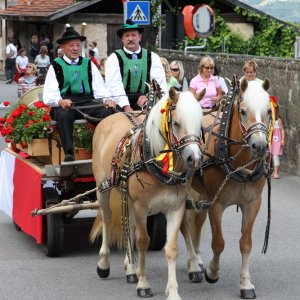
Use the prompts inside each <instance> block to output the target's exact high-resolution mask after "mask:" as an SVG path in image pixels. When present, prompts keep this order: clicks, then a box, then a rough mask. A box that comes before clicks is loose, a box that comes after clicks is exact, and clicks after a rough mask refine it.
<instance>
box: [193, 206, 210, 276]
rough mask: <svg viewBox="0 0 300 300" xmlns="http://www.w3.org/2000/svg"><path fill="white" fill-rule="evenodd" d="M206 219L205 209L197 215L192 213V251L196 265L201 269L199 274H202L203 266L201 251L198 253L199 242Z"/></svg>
mask: <svg viewBox="0 0 300 300" xmlns="http://www.w3.org/2000/svg"><path fill="white" fill-rule="evenodd" d="M206 217H207V209H204V210H202V211H201V212H200V213H199V214H195V213H194V219H195V221H194V222H193V223H194V224H193V227H192V230H191V232H192V241H193V245H194V250H195V253H196V255H197V257H198V265H199V267H200V269H201V272H202V273H204V264H203V261H202V258H201V251H200V242H201V238H202V233H203V232H202V230H203V225H204V223H205V220H206Z"/></svg>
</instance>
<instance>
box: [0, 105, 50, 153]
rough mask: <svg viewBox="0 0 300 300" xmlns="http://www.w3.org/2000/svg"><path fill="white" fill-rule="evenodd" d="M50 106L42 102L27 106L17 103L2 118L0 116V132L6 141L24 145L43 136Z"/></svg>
mask: <svg viewBox="0 0 300 300" xmlns="http://www.w3.org/2000/svg"><path fill="white" fill-rule="evenodd" d="M50 109H51V108H50V107H48V106H47V105H45V104H44V103H42V102H34V104H33V105H31V106H28V105H26V104H24V103H22V102H19V103H17V104H16V105H15V106H14V107H13V108H12V109H11V110H10V111H9V112H7V113H6V114H5V116H4V118H0V132H1V135H2V136H3V137H4V138H5V142H6V143H10V142H13V143H15V144H21V146H22V147H24V148H25V147H26V146H27V145H28V144H29V143H30V142H31V140H32V139H35V138H45V137H46V129H47V127H49V122H50V121H51V117H50Z"/></svg>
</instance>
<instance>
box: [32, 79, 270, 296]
mask: <svg viewBox="0 0 300 300" xmlns="http://www.w3.org/2000/svg"><path fill="white" fill-rule="evenodd" d="M268 85H269V82H268V81H265V82H264V84H263V85H261V84H260V83H258V82H254V81H253V82H251V83H250V82H249V83H248V82H247V81H246V80H244V81H242V83H241V92H240V90H239V86H238V84H237V83H235V85H234V86H233V88H232V89H231V92H230V94H229V96H228V97H227V98H226V99H225V100H224V101H223V103H222V104H221V106H220V108H219V109H218V110H217V111H215V112H214V113H209V114H208V115H206V116H204V118H203V119H202V111H201V108H200V105H199V103H198V102H197V101H196V99H195V97H194V96H193V95H192V94H191V93H190V92H183V93H180V94H177V93H176V92H175V90H174V89H171V90H170V92H169V95H166V96H165V97H164V98H163V99H162V100H160V101H158V102H156V101H152V100H151V101H150V99H151V94H150V97H149V99H148V104H147V109H148V112H149V113H147V110H146V120H145V123H144V122H142V123H140V122H137V121H136V118H135V117H134V116H132V115H131V114H126V113H125V114H114V115H113V116H111V117H108V118H106V119H105V120H103V121H102V122H101V123H100V125H99V126H98V127H97V128H96V131H95V138H94V145H93V151H94V152H93V160H92V161H88V162H83V163H82V164H86V167H87V169H86V170H89V171H86V172H84V173H83V174H81V173H80V172H81V166H80V164H79V162H75V163H65V164H61V165H60V166H51V167H47V166H43V167H44V168H45V170H46V171H47V172H49V173H45V174H46V175H47V174H48V175H47V176H49V178H52V179H56V180H57V181H60V180H61V179H63V181H64V182H65V183H66V185H68V184H69V183H71V185H73V184H74V182H73V180H72V181H70V180H69V179H76V178H77V177H81V176H76V175H77V174H81V175H83V176H87V175H91V168H90V167H91V163H92V164H93V174H94V176H95V180H96V186H97V187H96V188H95V190H93V192H96V194H97V198H98V201H99V203H100V206H101V210H99V212H98V215H97V218H96V222H95V223H94V227H93V230H92V238H96V237H97V235H98V234H99V233H100V227H102V245H101V249H100V253H99V256H100V258H99V261H98V264H97V273H98V275H99V276H100V277H101V278H107V277H108V276H109V273H110V262H109V253H110V252H109V243H110V242H115V240H114V239H115V238H116V237H118V235H117V234H116V232H120V231H121V237H122V238H123V240H125V241H124V243H123V245H124V246H125V247H126V250H127V253H126V257H125V262H124V266H125V269H126V276H127V281H128V282H129V283H135V282H137V283H138V285H137V293H138V296H140V297H151V296H152V291H151V286H150V284H149V282H148V280H147V277H146V274H145V252H146V250H147V248H148V246H149V244H150V238H149V236H148V234H147V222H146V220H147V216H149V215H154V214H157V213H163V214H164V215H165V216H166V219H167V239H166V245H165V252H166V258H167V261H168V284H167V288H166V295H167V298H168V300H171V299H180V296H179V294H178V285H177V281H176V257H177V254H178V245H177V243H178V241H177V239H178V234H179V230H181V232H182V234H183V235H184V239H185V242H186V245H187V266H188V273H189V279H190V280H191V281H192V282H201V281H202V279H203V273H205V278H206V280H207V281H208V282H210V283H215V282H216V281H217V280H218V278H219V269H220V266H219V259H220V255H221V253H222V251H223V249H224V240H223V236H222V227H221V219H222V214H223V212H224V210H225V209H226V207H228V206H230V205H238V207H239V208H240V210H241V212H242V214H243V218H242V228H241V232H242V236H241V239H240V251H241V254H242V268H241V275H240V292H241V298H244V299H252V298H255V297H256V296H255V288H254V286H253V284H252V283H251V281H250V275H249V254H250V252H251V246H252V238H251V234H252V227H253V223H254V221H255V218H256V215H257V213H258V211H259V208H260V204H261V201H262V197H261V194H262V190H263V187H264V185H265V182H266V178H268V179H269V178H270V164H269V163H270V160H269V155H268V135H269V130H270V125H271V118H270V115H271V109H270V103H269V96H268V94H267V93H266V90H267V89H268ZM150 91H151V89H150ZM199 97H201V96H199ZM202 120H203V124H204V127H205V128H204V139H203V140H202V139H201V135H202V134H201V122H202ZM202 157H204V161H203V163H202V165H201V162H202ZM78 164H79V165H78ZM197 169H200V171H196V170H197ZM58 170H59V173H58V177H57V178H55V172H58ZM64 172H66V173H64ZM76 172H79V173H76ZM89 173H90V174H89ZM62 174H65V175H66V177H64V178H62ZM74 174H75V178H74ZM191 185H192V187H193V188H194V189H195V190H197V191H198V193H199V199H192V197H191V194H190V189H191ZM112 188H117V189H119V191H120V192H121V195H122V197H121V202H120V203H119V204H118V207H119V208H121V212H119V214H118V213H117V216H116V217H117V219H118V220H119V221H121V223H120V222H119V223H115V222H111V223H110V221H112V219H113V218H112V214H111V209H110V205H109V199H110V191H111V189H112ZM45 191H46V193H44V194H46V198H47V197H48V200H49V201H47V202H49V206H51V205H52V203H51V202H55V203H58V202H59V203H58V204H60V205H59V206H58V207H55V208H53V210H54V212H57V211H58V210H59V211H61V210H64V209H65V208H64V206H63V205H61V204H64V203H61V202H60V201H58V198H59V197H58V196H57V194H56V193H55V192H54V191H53V190H51V192H50V190H48V188H46V190H45ZM75 197H76V196H75ZM71 201H72V200H71ZM187 203H189V205H190V207H189V208H193V211H195V212H196V213H195V214H192V215H191V216H188V213H187V211H186V204H187ZM73 204H74V203H72V205H73ZM76 205H77V204H74V206H75V208H74V210H75V213H76V212H77V211H78V210H80V209H79V208H77V207H76ZM80 205H81V204H80ZM89 205H95V206H94V207H93V208H97V204H96V202H95V195H93V200H92V201H90V203H89ZM44 206H46V205H45V204H44ZM45 209H46V210H47V207H46V208H45ZM39 212H40V213H41V214H43V213H44V212H46V211H45V210H41V211H39ZM66 212H67V211H64V213H66ZM67 213H68V214H70V215H71V216H72V214H73V212H72V210H71V212H70V211H68V212H67ZM113 213H114V211H113ZM37 214H38V212H37ZM207 214H208V215H209V220H210V223H211V228H212V237H213V239H212V249H213V258H212V260H211V261H210V263H209V264H208V265H207V267H206V268H204V264H203V262H202V259H201V256H200V250H199V246H200V232H201V227H202V225H203V223H204V221H205V219H206V216H207ZM53 216H56V217H57V216H58V214H53V215H52V217H49V216H48V217H47V219H48V218H49V220H51V221H49V223H50V227H51V226H53V227H55V229H57V230H58V231H60V230H61V224H62V221H61V218H60V217H57V218H56V217H53ZM192 219H194V220H195V222H192V223H191V222H190V221H191V220H192ZM130 220H134V221H135V222H134V223H135V231H136V236H135V238H133V234H132V231H130V228H131V223H130ZM269 221H270V219H269ZM269 221H268V227H269ZM47 223H48V222H47ZM52 224H55V225H52ZM112 224H113V226H110V225H112ZM116 224H117V225H116ZM192 224H194V226H195V228H194V229H195V232H196V235H194V236H192V233H191V228H190V227H191V226H192ZM195 224H196V225H195ZM48 226H49V225H48ZM154 227H155V226H154ZM158 227H159V226H158ZM268 227H267V231H266V237H267V236H268ZM151 228H153V227H150V229H151ZM148 229H149V226H148ZM162 232H164V234H165V231H164V228H163V230H158V231H157V233H158V234H161V233H162ZM47 238H48V239H49V238H51V236H50V234H48V235H47ZM58 239H59V238H58ZM134 239H136V248H137V250H138V252H139V259H138V277H137V275H136V271H135V266H134V259H133V255H132V252H133V248H132V242H133V240H134ZM160 242H162V244H164V239H160ZM266 248H267V238H266V240H265V245H264V251H266ZM204 269H205V272H204Z"/></svg>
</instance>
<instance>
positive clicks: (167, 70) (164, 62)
mask: <svg viewBox="0 0 300 300" xmlns="http://www.w3.org/2000/svg"><path fill="white" fill-rule="evenodd" d="M160 61H161V64H162V66H163V67H164V70H165V74H166V80H167V81H169V79H170V78H171V76H172V73H171V69H170V64H169V62H168V61H167V59H165V58H164V57H161V58H160Z"/></svg>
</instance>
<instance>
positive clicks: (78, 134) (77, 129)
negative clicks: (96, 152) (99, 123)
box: [73, 124, 94, 151]
mask: <svg viewBox="0 0 300 300" xmlns="http://www.w3.org/2000/svg"><path fill="white" fill-rule="evenodd" d="M93 135H94V128H93V127H92V125H90V124H74V127H73V144H74V147H75V148H84V149H85V150H86V151H92V149H93Z"/></svg>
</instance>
